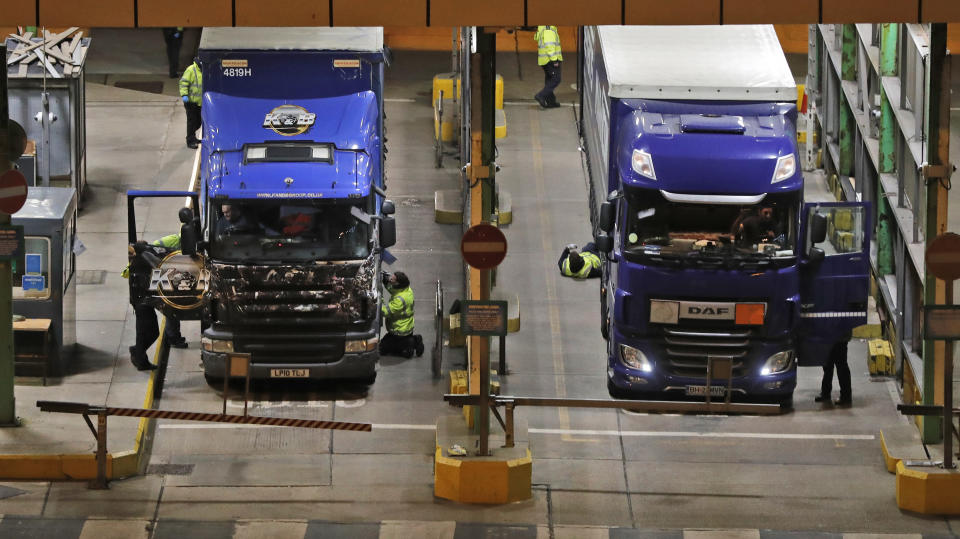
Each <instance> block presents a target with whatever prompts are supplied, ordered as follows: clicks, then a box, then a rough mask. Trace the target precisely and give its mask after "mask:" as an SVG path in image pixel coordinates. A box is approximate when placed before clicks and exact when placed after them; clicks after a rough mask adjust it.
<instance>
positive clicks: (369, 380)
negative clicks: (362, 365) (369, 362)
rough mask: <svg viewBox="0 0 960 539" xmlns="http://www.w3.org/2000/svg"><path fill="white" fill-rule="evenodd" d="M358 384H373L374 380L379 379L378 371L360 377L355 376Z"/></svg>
mask: <svg viewBox="0 0 960 539" xmlns="http://www.w3.org/2000/svg"><path fill="white" fill-rule="evenodd" d="M354 381H356V382H357V383H358V384H363V385H365V386H372V385H373V383H374V382H376V381H377V373H373V374H371V375H370V376H363V377H360V378H354Z"/></svg>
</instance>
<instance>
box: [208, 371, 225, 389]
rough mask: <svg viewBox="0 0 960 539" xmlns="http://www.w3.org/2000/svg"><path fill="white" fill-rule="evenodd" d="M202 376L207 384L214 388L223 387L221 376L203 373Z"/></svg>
mask: <svg viewBox="0 0 960 539" xmlns="http://www.w3.org/2000/svg"><path fill="white" fill-rule="evenodd" d="M203 378H204V380H206V381H207V385H208V386H210V387H212V388H214V389H223V376H213V375H210V374H207V373H203Z"/></svg>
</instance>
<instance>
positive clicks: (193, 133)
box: [183, 103, 203, 144]
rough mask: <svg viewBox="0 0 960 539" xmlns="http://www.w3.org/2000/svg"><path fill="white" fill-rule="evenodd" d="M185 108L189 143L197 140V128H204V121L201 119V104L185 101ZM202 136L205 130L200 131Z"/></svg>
mask: <svg viewBox="0 0 960 539" xmlns="http://www.w3.org/2000/svg"><path fill="white" fill-rule="evenodd" d="M183 108H184V109H186V111H187V143H188V144H189V143H191V142H197V129H203V121H202V120H201V119H200V105H197V104H196V103H184V104H183ZM200 136H201V137H202V136H203V131H200Z"/></svg>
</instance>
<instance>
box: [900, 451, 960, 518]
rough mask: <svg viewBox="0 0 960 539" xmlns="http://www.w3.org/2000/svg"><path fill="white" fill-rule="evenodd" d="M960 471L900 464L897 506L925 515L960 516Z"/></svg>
mask: <svg viewBox="0 0 960 539" xmlns="http://www.w3.org/2000/svg"><path fill="white" fill-rule="evenodd" d="M957 493H960V471H958V470H944V469H941V468H936V467H922V468H921V467H912V466H907V465H906V464H905V462H904V461H900V462H898V463H897V507H899V508H900V509H906V510H907V511H913V512H916V513H921V514H924V515H960V496H958V495H957Z"/></svg>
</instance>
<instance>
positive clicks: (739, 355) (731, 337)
mask: <svg viewBox="0 0 960 539" xmlns="http://www.w3.org/2000/svg"><path fill="white" fill-rule="evenodd" d="M663 333H664V342H665V349H666V352H667V354H666V359H667V365H666V368H667V370H668V371H669V372H670V373H671V374H675V375H677V376H687V377H695V378H706V376H707V358H709V357H719V358H729V359H732V360H733V375H734V377H739V376H743V375H744V372H745V371H746V365H744V362H743V358H745V357H746V356H747V351H748V349H749V347H750V334H751V332H750V330H731V331H726V330H717V329H682V330H680V329H667V328H664V330H663Z"/></svg>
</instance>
